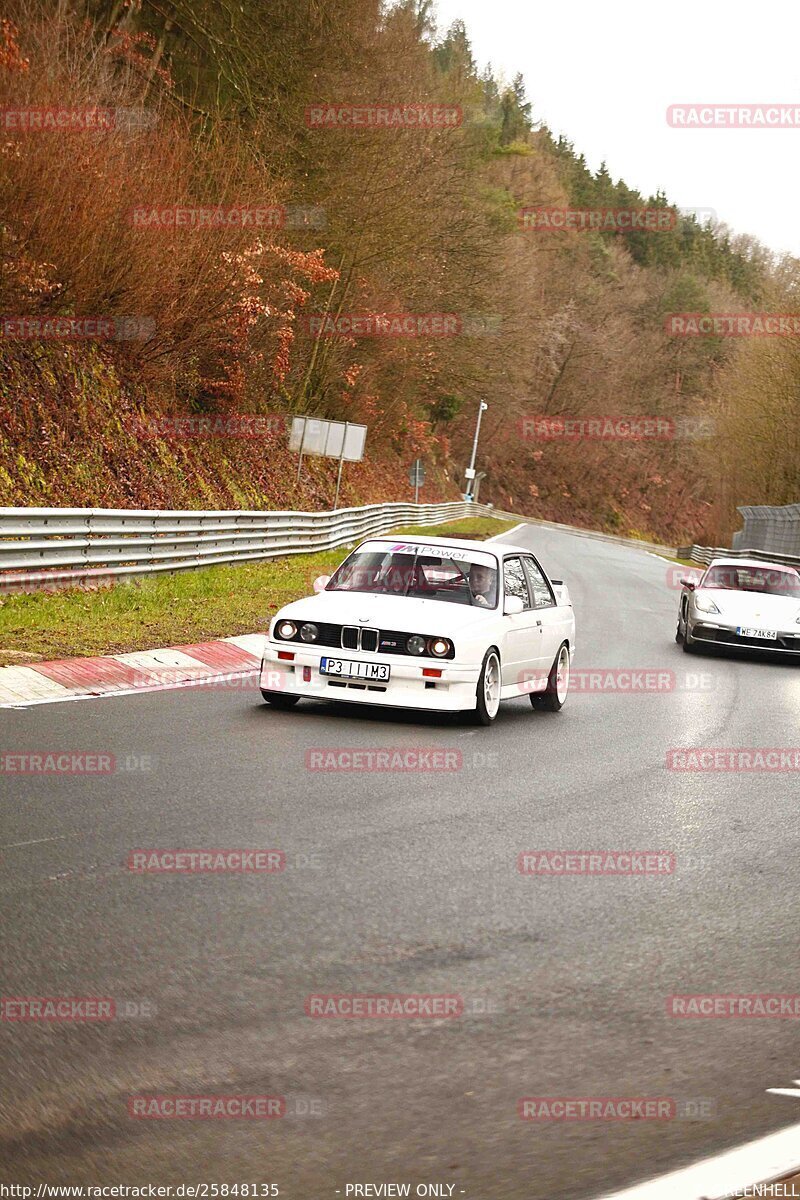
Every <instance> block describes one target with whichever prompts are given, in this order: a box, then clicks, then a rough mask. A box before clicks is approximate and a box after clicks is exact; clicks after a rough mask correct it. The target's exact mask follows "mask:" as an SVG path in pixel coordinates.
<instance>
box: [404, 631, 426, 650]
mask: <svg viewBox="0 0 800 1200" xmlns="http://www.w3.org/2000/svg"><path fill="white" fill-rule="evenodd" d="M406 649H407V650H408V653H409V654H424V653H425V638H424V637H420V636H419V634H418V633H415V634H414V635H413V636H412V637H410V638H409V639H408V641H407V642H406Z"/></svg>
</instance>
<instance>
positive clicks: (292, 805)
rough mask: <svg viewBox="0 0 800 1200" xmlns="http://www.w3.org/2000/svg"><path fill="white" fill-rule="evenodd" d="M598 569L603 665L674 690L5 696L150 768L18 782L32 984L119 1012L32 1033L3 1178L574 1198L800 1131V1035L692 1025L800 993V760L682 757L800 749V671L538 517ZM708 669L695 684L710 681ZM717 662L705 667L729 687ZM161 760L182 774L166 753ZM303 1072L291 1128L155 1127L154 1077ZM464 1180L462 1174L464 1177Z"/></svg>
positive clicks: (61, 735)
mask: <svg viewBox="0 0 800 1200" xmlns="http://www.w3.org/2000/svg"><path fill="white" fill-rule="evenodd" d="M513 540H514V541H516V542H520V541H522V542H524V544H526V545H530V546H531V547H533V548H535V549H536V551H537V552H538V553H539V554H540V556H541V558H542V561H543V563H544V565H545V567H546V568H547V569H548V570H549V571H550V573H551V575H555V576H556V577H561V578H564V579H566V581H567V582H568V584H569V586H570V590H571V593H572V598H573V602H574V605H575V610H576V618H577V622H578V655H577V660H576V663H575V667H576V669H578V668H590V667H609V668H617V667H626V666H627V667H636V668H660V669H662V670H666V671H672V672H674V681H675V687H674V688H673V689H672V690H670V691H669V692H661V693H656V694H646V695H641V694H639V695H615V694H607V693H603V694H600V695H597V694H595V695H585V694H583V695H582V694H575V695H573V696H572V697H571V699H570V700H569V702H568V704H567V706H566V707H565V709H564V710H563V712H562V713H560V714H557V715H553V714H547V713H539V712H534V711H533V710H532V709H531V706H530V704H529V702H528V700H527V698H525V697H522V698H520V699H518V700H515V701H512V702H510V703H507V704H504V705H503V706H502V708H501V713H500V717H499V718H498V720H497V722H496V723H495V725H494V726H493V727H492V728H491V729H489V730H484V729H476V728H470V727H466V726H464V725H462V724H460V723H458V722H457V721H455V720H453V719H451V718H448V717H441V718H437V717H433V716H428V715H413V714H407V713H406V714H403V713H397V712H392V713H389V712H380V711H377V712H367V711H365V710H361V709H348V708H346V707H343V706H342V707H336V708H332V707H325V706H323V705H312V704H301V705H300V706H299V707H298V708H297V709H295V710H294V711H293V712H290V713H280V712H276V711H272V710H270V709H268V708H267V707H266V706H264V705H262V704H261V701H260V695H259V694H258V692H256V691H255V690H254V689H253V688H249V689H248V690H236V691H232V690H229V691H211V690H208V689H205V688H202V689H182V690H177V691H170V692H161V693H154V694H144V695H138V696H128V697H117V698H111V699H97V700H88V701H81V702H74V703H62V704H49V705H42V706H38V707H33V708H29V709H25V710H19V711H16V710H15V711H11V710H2V711H0V725H1V726H2V745H3V747H5V748H8V749H14V750H22V749H28V750H37V749H38V750H41V749H59V750H64V749H76V750H97V751H104V752H109V753H113V754H115V755H116V756H117V757H118V759H121V760H122V763H123V765H124V766H127V767H128V768H130V769H127V770H120V771H118V772H117V773H116V774H114V775H113V776H108V777H96V778H86V777H84V778H71V779H58V780H53V779H50V780H48V779H42V778H38V779H37V778H33V777H27V778H18V779H16V780H12V779H9V778H6V779H4V780H0V788H1V789H2V802H1V803H2V808H1V811H2V828H3V834H2V839H0V840H2V843H3V845H4V847H5V848H4V849H3V850H2V851H0V855H2V861H1V862H0V889H1V890H2V925H1V926H0V964H2V976H3V985H2V991H3V994H4V995H6V996H8V995H12V996H21V995H23V996H24V995H37V996H42V995H51V996H54V995H58V996H105V997H113V998H114V999H115V1000H116V1001H117V1004H118V1006H123V1005H124V1002H127V1004H128V1006H129V1010H130V1011H131V1012H134V1011H135V1012H136V1013H137V1014H138V1015H132V1016H129V1017H126V1018H123V1019H118V1020H115V1021H111V1022H108V1023H103V1024H89V1025H83V1026H79V1025H75V1024H50V1025H46V1026H45V1025H43V1024H41V1023H13V1024H10V1023H7V1022H5V1023H2V1024H0V1049H1V1050H2V1056H3V1061H4V1077H5V1088H4V1096H3V1102H2V1119H1V1123H0V1161H2V1162H3V1164H4V1165H3V1166H2V1168H0V1179H2V1180H3V1181H5V1182H17V1183H29V1182H31V1181H33V1182H38V1181H40V1180H47V1181H49V1182H61V1183H71V1184H78V1183H109V1184H113V1183H129V1184H132V1183H146V1182H150V1183H162V1184H166V1183H171V1184H178V1183H199V1182H203V1181H205V1182H210V1183H214V1182H216V1183H229V1184H234V1183H237V1182H238V1183H241V1182H244V1181H249V1182H251V1183H266V1182H271V1183H276V1184H277V1185H278V1186H279V1188H280V1194H281V1196H286V1197H301V1198H303V1200H305V1198H309V1200H310V1198H322V1197H332V1198H333V1197H335V1196H336V1194H337V1189H342V1192H341V1194H342V1195H344V1188H345V1186H346V1185H347V1184H348V1183H366V1182H371V1183H386V1182H409V1183H411V1184H413V1185H416V1184H418V1183H436V1184H445V1185H450V1184H453V1185H455V1187H454V1190H453V1193H452V1194H453V1196H455V1197H459V1196H461V1195H462V1194H463V1195H464V1196H467V1197H470V1198H472V1200H512V1198H517V1197H519V1198H522V1197H525V1198H526V1200H562V1198H564V1200H566V1198H567V1197H569V1198H570V1200H575V1198H576V1197H584V1196H585V1197H592V1196H595V1195H597V1194H599V1193H601V1192H602V1191H603V1190H604V1189H606V1188H610V1187H611V1186H620V1185H622V1184H624V1183H632V1182H634V1181H636V1180H637V1179H640V1178H643V1177H645V1176H646V1175H649V1174H652V1173H657V1172H661V1171H665V1170H668V1169H672V1168H675V1167H677V1166H680V1165H683V1164H685V1163H687V1162H690V1161H692V1160H693V1159H695V1158H697V1157H699V1156H701V1155H703V1154H708V1153H712V1152H714V1151H716V1150H718V1149H722V1148H724V1147H727V1146H730V1145H734V1144H737V1143H740V1142H742V1141H745V1140H748V1139H749V1138H751V1137H755V1136H757V1135H758V1134H759V1133H762V1132H766V1131H768V1130H771V1129H776V1128H779V1127H781V1126H783V1125H787V1124H790V1123H792V1122H794V1121H797V1120H798V1119H800V1108H798V1106H797V1103H796V1102H795V1101H792V1100H791V1099H787V1098H783V1097H775V1096H769V1095H767V1094H766V1092H765V1089H766V1088H767V1087H770V1086H786V1085H788V1084H789V1081H790V1080H791V1079H793V1078H795V1077H797V1076H798V1075H799V1074H800V1071H798V1067H799V1066H800V1051H799V1048H798V1035H797V1023H796V1022H792V1021H786V1020H676V1019H674V1018H670V1017H668V1016H667V1014H666V998H667V996H669V995H670V994H671V993H674V992H679V993H687V992H702V993H708V992H722V993H728V992H746V993H753V992H797V991H800V986H799V985H800V978H799V974H800V973H799V971H798V957H797V944H798V936H797V926H798V922H797V915H798V913H797V909H798V903H797V897H798V890H799V889H798V884H799V883H800V878H799V877H800V852H799V851H800V833H799V832H798V821H797V810H798V799H799V798H800V786H798V785H799V783H800V781H798V778H797V776H794V777H792V776H789V775H785V774H784V775H776V774H772V775H770V774H760V775H749V776H747V775H742V774H733V773H728V774H692V773H677V772H674V771H669V770H667V769H666V767H665V755H666V753H667V750H668V749H669V748H671V747H682V746H720V747H730V746H746V747H750V746H791V745H797V744H798V742H800V737H799V736H798V733H799V731H800V668H797V667H794V666H791V665H786V664H782V663H769V662H759V661H752V660H737V659H732V658H721V657H717V656H713V657H712V656H702V657H698V656H693V657H690V656H687V655H684V654H683V653H682V651H681V649H680V647H678V646H676V645H675V643H674V641H673V634H674V624H675V620H674V618H675V610H676V607H677V592H675V591H674V590H670V588H669V587H668V586H667V573H668V570H669V566H668V564H667V563H666V562H664V561H662V560H660V559H658V558H656V557H654V556H651V555H648V554H646V553H644V552H642V551H637V550H634V549H628V548H625V547H621V546H618V545H613V544H609V543H605V542H602V541H597V540H592V539H588V538H582V537H577V536H574V535H570V534H566V533H562V532H558V531H554V530H548V529H543V528H539V529H534V528H531V527H528V528H527V529H525V530H524V531H518V532H517V533H515V534H514V535H513ZM692 677H694V678H692ZM698 677H700V678H698ZM342 746H346V747H356V746H363V747H372V748H375V747H393V746H405V747H410V746H413V747H420V748H432V747H439V748H445V749H456V750H460V751H461V752H462V755H463V768H462V769H461V770H459V771H453V772H448V773H438V774H433V773H430V772H428V773H417V774H405V775H399V774H397V773H389V774H375V773H371V774H359V775H354V774H335V773H321V772H314V771H309V770H307V769H306V766H305V755H306V751H307V750H309V749H314V748H326V747H342ZM148 768H149V769H148ZM137 847H248V848H249V847H253V848H256V847H262V848H263V847H268V848H269V847H275V848H278V849H281V850H283V851H285V853H286V858H287V869H286V870H285V871H284V872H282V873H281V874H273V875H269V876H259V875H249V876H242V875H230V874H229V875H191V876H175V875H153V874H151V875H134V874H132V873H131V872H130V871H129V870H128V869H127V866H126V863H127V859H128V855H129V853H130V851H131V850H132V849H135V848H137ZM532 848H548V849H561V848H569V849H629V848H636V849H660V850H665V851H669V852H674V853H675V855H676V870H675V872H674V874H672V875H668V876H665V877H661V878H618V877H609V878H551V879H545V878H532V877H525V876H522V875H520V874H519V872H518V871H517V868H516V862H517V856H518V854H519V852H520V851H522V850H527V849H532ZM319 992H335V993H351V992H357V993H376V992H392V993H404V994H405V993H437V994H438V993H455V994H458V995H460V996H462V997H463V998H464V1003H465V1011H464V1015H463V1016H462V1017H460V1018H458V1019H454V1020H442V1021H434V1020H426V1019H417V1020H410V1021H409V1020H314V1019H311V1018H310V1017H308V1016H306V1015H305V1012H304V1001H305V999H306V997H307V996H309V994H311V993H319ZM142 1093H147V1094H175V1093H181V1094H193V1095H196V1094H230V1093H248V1094H269V1095H282V1096H285V1097H286V1098H287V1113H286V1115H285V1117H283V1119H281V1120H274V1121H241V1120H239V1121H235V1120H214V1121H174V1120H171V1121H170V1120H167V1121H142V1120H134V1119H131V1118H130V1117H129V1115H128V1111H127V1104H128V1098H129V1097H130V1096H131V1095H137V1094H142ZM523 1096H658V1097H671V1098H674V1099H676V1100H677V1101H678V1102H679V1103H681V1104H685V1103H686V1102H687V1101H698V1102H700V1101H704V1102H705V1105H704V1109H703V1111H705V1112H706V1113H708V1112H710V1115H706V1116H705V1117H704V1118H703V1119H697V1120H692V1119H689V1118H688V1117H681V1118H679V1119H675V1120H672V1121H668V1122H663V1121H637V1122H628V1123H616V1124H609V1123H601V1122H594V1123H575V1122H570V1123H563V1122H562V1123H544V1124H542V1123H531V1122H524V1121H522V1120H520V1118H519V1116H518V1114H517V1104H518V1100H519V1098H520V1097H523ZM445 1194H447V1191H446V1190H445Z"/></svg>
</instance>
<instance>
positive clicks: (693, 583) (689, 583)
mask: <svg viewBox="0 0 800 1200" xmlns="http://www.w3.org/2000/svg"><path fill="white" fill-rule="evenodd" d="M681 583H682V584H683V586H684V587H686V588H688V589H689V591H690V592H693V591H694V589H695V588H696V587H697V580H696V579H682V580H681Z"/></svg>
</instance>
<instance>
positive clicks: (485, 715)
mask: <svg viewBox="0 0 800 1200" xmlns="http://www.w3.org/2000/svg"><path fill="white" fill-rule="evenodd" d="M492 661H493V662H494V664H495V670H496V674H497V687H498V699H497V704H496V706H494V711H492V708H491V707H490V706H489V705H487V703H486V673H487V670H489V669H490V665H489V664H490V663H491V662H492ZM500 681H501V675H500V655H499V654H498V653H497V651H496V650H495V649H494V648H492V649H490V650H487V651H486V654H485V655H484V657H483V665H482V666H481V673H480V676H479V678H478V686H477V688H476V690H475V700H476V703H475V711H474V712H470V716H471V718H472V723H473V724H475V725H491V724H492V722H493V721H494V720H495V718H496V716H497V713H498V711H499V708H500V698H499V688H500Z"/></svg>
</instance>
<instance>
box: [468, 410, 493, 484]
mask: <svg viewBox="0 0 800 1200" xmlns="http://www.w3.org/2000/svg"><path fill="white" fill-rule="evenodd" d="M488 407H489V405H488V404H487V403H486V401H485V400H481V402H480V405H479V407H478V420H477V422H476V425H475V438H474V440H473V442H472V458H471V459H470V464H469V466H468V467H467V470H466V478H467V498H468V499H469V500H471V499H472V481H473V480H474V478H475V458H476V456H477V453H478V437H479V435H480V432H481V417H482V416H483V414H484V412H485V411H486V409H487V408H488Z"/></svg>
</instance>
